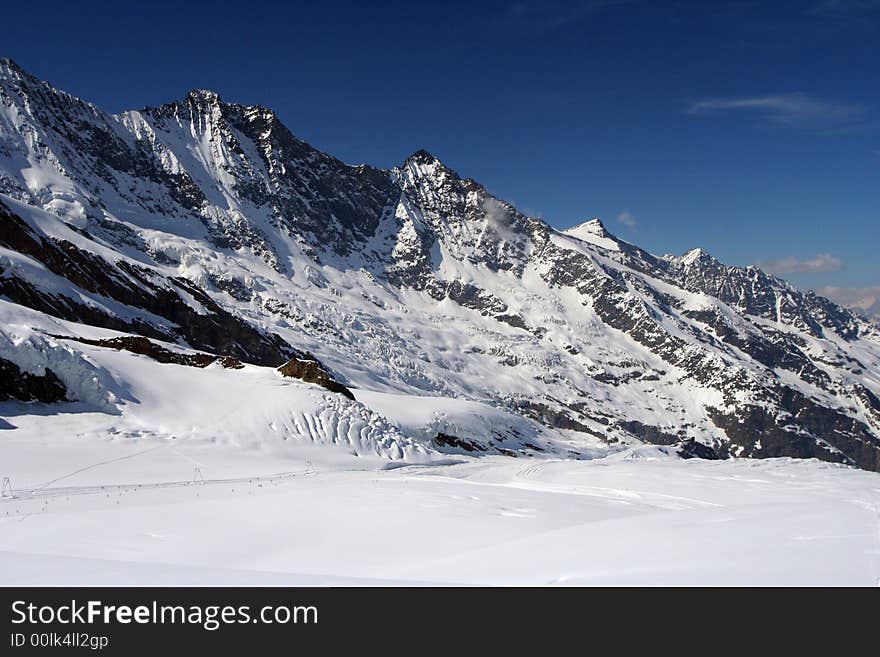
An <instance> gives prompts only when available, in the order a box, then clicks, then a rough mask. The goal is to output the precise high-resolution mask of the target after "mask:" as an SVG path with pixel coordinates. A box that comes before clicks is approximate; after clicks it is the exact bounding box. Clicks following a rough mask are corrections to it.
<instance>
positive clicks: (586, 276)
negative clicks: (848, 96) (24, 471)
mask: <svg viewBox="0 0 880 657" xmlns="http://www.w3.org/2000/svg"><path fill="white" fill-rule="evenodd" d="M0 194H2V195H3V196H0V249H2V250H0V295H2V296H4V297H5V298H6V299H8V300H11V301H13V302H15V303H17V304H21V305H24V306H28V307H30V308H34V309H36V310H39V311H41V312H44V313H47V314H49V315H53V316H57V317H62V318H63V319H67V320H71V321H78V322H82V323H84V324H93V325H98V326H103V327H105V328H112V329H114V330H118V331H121V332H124V333H134V334H140V335H144V336H147V337H153V338H156V339H160V340H166V341H169V342H178V343H180V344H181V345H185V346H188V347H192V348H194V349H199V350H204V351H209V352H212V353H215V354H218V355H225V356H230V357H234V358H238V359H240V360H242V361H243V362H250V363H257V364H265V365H272V366H275V367H277V366H280V365H281V364H282V363H284V362H285V361H286V360H288V359H289V358H291V357H297V356H300V357H303V358H311V354H314V357H315V358H317V359H318V362H320V363H321V367H322V368H326V371H328V372H333V376H335V377H337V378H338V379H339V380H341V381H343V382H344V383H345V384H346V385H348V386H350V387H352V388H354V389H355V396H356V395H357V392H356V390H357V389H358V388H362V389H366V390H379V391H388V392H396V393H406V394H419V395H426V394H427V395H442V396H451V397H463V398H466V399H472V400H476V401H483V402H487V403H490V404H492V405H495V406H499V407H501V408H504V409H507V410H510V411H513V412H515V413H518V414H520V415H522V416H523V417H526V418H528V419H530V420H531V421H533V422H536V423H538V424H539V425H542V426H546V427H549V428H552V429H553V430H559V431H564V432H566V435H568V436H570V441H571V450H572V453H575V454H576V453H577V450H578V441H579V440H583V441H594V440H596V439H599V440H602V441H606V442H611V443H632V442H638V441H644V442H650V443H659V444H668V445H679V446H681V445H691V446H693V445H700V446H701V447H700V448H693V447H692V450H691V451H692V452H694V453H699V454H700V455H703V456H709V455H712V456H717V457H727V456H750V457H772V456H796V457H816V458H821V459H825V460H831V461H839V462H843V463H849V464H852V465H858V466H859V467H862V468H866V469H871V470H878V469H880V334H878V330H877V328H876V327H875V326H874V325H872V324H871V323H869V322H866V321H864V320H862V319H861V318H859V317H857V316H856V315H854V314H852V313H851V312H850V311H848V310H846V309H844V308H842V307H840V306H838V305H836V304H834V303H833V302H831V301H829V300H827V299H825V298H823V297H821V296H818V295H816V294H814V293H812V292H802V291H800V290H798V289H796V288H794V287H793V286H791V285H789V284H788V283H786V282H784V281H782V280H780V279H778V278H775V277H773V276H771V275H769V274H766V273H765V272H763V271H761V270H760V269H758V268H755V267H747V268H737V267H731V266H727V265H724V264H723V263H721V262H719V261H718V260H716V259H715V258H713V257H712V256H711V255H709V254H708V253H706V252H704V251H702V250H699V249H695V250H693V251H690V252H688V253H686V254H684V255H683V256H681V257H673V256H663V257H659V256H655V255H652V254H650V253H648V252H646V251H644V250H642V249H640V248H638V247H636V246H635V245H632V244H629V243H627V242H624V241H622V240H620V239H618V238H617V237H615V236H614V235H612V234H611V233H609V232H608V230H607V229H606V227H605V226H604V225H603V224H602V223H601V221H598V220H593V221H590V222H585V223H584V224H581V225H579V226H576V227H573V228H571V229H568V230H565V231H559V230H556V229H555V228H553V227H552V226H550V225H548V224H547V223H545V222H544V221H542V220H540V219H538V218H535V217H528V216H526V215H525V214H523V213H521V212H520V211H518V210H517V209H516V208H515V207H513V206H512V205H510V204H509V203H507V202H505V201H503V200H501V199H498V198H496V197H494V196H493V195H491V194H490V193H489V192H488V191H487V190H486V189H485V188H484V187H483V186H481V185H480V184H479V183H477V182H476V181H474V180H471V179H469V178H462V177H461V176H459V175H458V174H457V173H456V172H455V171H454V170H452V169H451V168H449V167H447V166H446V165H445V164H444V163H442V162H441V161H440V160H438V159H437V158H436V157H434V156H433V155H431V154H430V153H427V152H426V151H417V152H415V153H414V154H413V155H411V156H410V157H409V158H407V159H406V161H405V162H404V163H403V164H402V165H401V166H400V167H397V168H394V169H392V170H382V169H377V168H373V167H370V166H367V165H359V166H350V165H347V164H345V163H343V162H341V161H339V160H338V159H336V158H334V157H332V156H330V155H327V154H324V153H321V152H320V151H318V150H317V149H315V148H313V147H312V146H310V145H308V144H306V143H305V142H303V141H302V140H300V139H298V138H296V137H295V136H294V135H293V134H292V133H291V132H290V131H289V130H288V129H287V128H286V127H285V126H284V125H283V124H282V123H281V121H280V120H279V119H278V117H277V116H276V115H275V114H274V113H273V112H272V111H271V110H268V109H266V108H263V107H259V106H249V107H248V106H242V105H237V104H235V103H227V102H225V101H223V99H221V98H220V96H218V95H217V94H215V93H213V92H208V91H193V92H191V93H190V94H189V95H187V96H186V98H184V99H183V100H180V101H176V102H172V103H169V104H166V105H163V106H161V107H157V108H145V109H141V110H136V111H126V112H122V113H120V114H116V115H111V114H108V113H106V112H104V111H102V110H101V109H99V108H97V107H95V106H94V105H91V104H89V103H87V102H84V101H81V100H79V99H77V98H75V97H73V96H71V95H69V94H66V93H64V92H61V91H58V90H56V89H54V88H53V87H51V86H50V85H48V84H47V83H45V82H42V81H40V80H39V79H37V78H36V77H34V76H32V75H30V74H29V73H27V72H25V71H24V70H22V69H21V68H20V67H18V66H17V65H16V64H14V63H13V62H11V61H9V60H2V61H0ZM47 213H48V214H47ZM53 217H54V218H57V220H56V219H53ZM328 376H329V375H328ZM454 438H456V439H457V440H464V439H466V438H467V437H466V436H457V437H454Z"/></svg>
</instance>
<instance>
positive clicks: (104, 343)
mask: <svg viewBox="0 0 880 657" xmlns="http://www.w3.org/2000/svg"><path fill="white" fill-rule="evenodd" d="M52 337H53V338H58V339H61V340H73V341H75V342H81V343H83V344H90V345H94V346H96V347H108V348H110V349H116V350H120V351H130V352H131V353H133V354H141V355H143V356H148V357H149V358H152V359H153V360H155V361H157V362H159V363H173V364H175V365H186V366H187V367H207V366H208V365H213V364H214V363H218V362H219V363H220V364H221V365H222V366H223V367H225V368H227V369H233V370H240V369H242V368H243V367H244V365H242V363H241V361H240V360H238V359H237V358H233V357H232V356H214V355H213V354H183V353H180V352H177V351H171V350H170V349H166V348H165V347H163V346H162V345H158V344H156V343H155V342H153V341H152V340H150V339H148V338H144V337H141V336H125V337H121V338H106V339H102V340H93V339H90V338H80V337H75V336H68V335H53V336H52Z"/></svg>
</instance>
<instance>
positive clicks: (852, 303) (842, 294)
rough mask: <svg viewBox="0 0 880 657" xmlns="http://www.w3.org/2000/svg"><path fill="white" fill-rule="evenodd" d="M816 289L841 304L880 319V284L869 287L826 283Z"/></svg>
mask: <svg viewBox="0 0 880 657" xmlns="http://www.w3.org/2000/svg"><path fill="white" fill-rule="evenodd" d="M816 291H817V292H818V293H819V294H821V295H822V296H823V297H828V298H829V299H831V300H832V301H835V302H837V303H839V304H840V305H841V306H845V307H846V308H849V309H850V310H855V311H856V312H858V313H860V314H862V315H865V316H866V317H871V318H873V319H876V320H880V285H871V286H868V287H837V286H834V285H826V286H825V287H822V288H819V289H818V290H816Z"/></svg>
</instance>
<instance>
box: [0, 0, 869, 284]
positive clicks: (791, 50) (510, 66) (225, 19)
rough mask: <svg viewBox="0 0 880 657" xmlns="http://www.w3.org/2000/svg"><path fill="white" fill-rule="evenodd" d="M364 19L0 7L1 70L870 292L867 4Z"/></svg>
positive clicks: (231, 10) (639, 5)
mask: <svg viewBox="0 0 880 657" xmlns="http://www.w3.org/2000/svg"><path fill="white" fill-rule="evenodd" d="M379 4H380V3H368V2H359V3H343V2H330V1H325V2H321V3H317V2H316V3H295V2H289V3H260V2H246V3H245V2H242V3H227V4H222V3H219V2H218V3H205V4H201V3H196V2H183V1H177V2H173V3H163V2H150V3H139V2H119V1H116V2H106V3H103V2H88V3H74V2H63V3H60V2H59V3H54V2H40V3H39V4H36V5H35V4H33V3H26V2H15V3H6V5H5V6H4V8H3V15H4V20H5V21H6V25H5V26H4V29H3V39H2V43H0V49H2V52H0V55H6V56H11V57H12V58H13V59H15V60H17V61H18V63H19V64H21V65H22V66H23V67H25V68H26V69H28V70H30V71H31V72H33V73H34V74H36V75H38V76H39V77H42V78H44V79H47V80H49V81H50V82H51V83H53V84H54V85H56V86H58V87H60V88H62V89H65V90H67V91H70V92H72V93H74V94H75V95H78V96H80V97H83V98H86V99H88V100H91V101H93V102H96V103H97V104H98V105H100V106H102V107H104V108H105V109H108V110H111V111H118V110H120V109H125V108H137V107H143V106H146V105H155V104H159V103H163V102H167V101H169V100H171V99H175V98H180V97H182V96H183V95H184V94H185V93H186V92H187V91H188V90H190V89H192V88H208V89H213V90H215V91H218V92H220V94H221V95H222V96H223V97H224V99H226V100H230V101H237V102H241V103H245V104H251V103H259V104H262V105H266V106H269V107H271V108H273V109H274V110H275V111H276V112H277V113H278V114H279V116H280V117H281V118H282V120H283V121H284V122H285V123H286V124H287V125H288V127H289V128H290V129H291V130H292V131H293V132H294V134H297V135H298V136H300V137H301V138H303V139H306V140H307V141H309V142H311V143H312V144H313V145H315V146H316V147H318V148H321V149H322V150H325V151H328V152H330V153H332V154H334V155H336V156H337V157H340V158H341V159H343V160H345V161H347V162H351V163H357V162H369V163H371V164H375V165H379V166H392V165H394V164H398V163H400V162H402V160H403V159H404V158H405V157H406V156H407V155H408V154H410V153H411V152H413V151H415V150H417V149H419V148H426V149H428V150H429V151H431V152H433V153H434V154H436V155H437V156H439V157H440V158H441V159H442V160H443V161H444V162H446V163H447V164H448V165H449V166H451V167H452V168H454V169H456V170H457V171H458V172H459V173H460V174H462V175H464V176H469V177H473V178H475V179H477V180H479V181H480V182H482V183H483V184H485V185H486V186H487V187H488V188H489V189H490V190H491V191H492V192H493V193H495V194H497V195H499V196H501V197H503V198H506V199H508V200H510V201H512V202H514V203H515V204H516V205H518V206H519V207H520V208H521V209H523V210H525V211H527V212H529V213H533V214H539V215H541V216H543V217H544V218H545V219H546V220H547V221H549V222H550V223H551V224H553V225H555V226H559V227H565V226H567V225H571V224H574V223H576V222H578V221H581V220H583V219H587V218H591V217H593V216H600V217H602V218H603V219H605V220H606V224H607V225H608V227H609V228H610V229H611V230H612V231H613V232H616V233H617V234H619V235H620V236H621V237H623V238H624V239H627V240H630V241H633V242H635V243H637V244H640V245H641V246H644V247H646V248H648V249H649V250H651V251H654V252H657V253H663V252H672V253H681V252H683V251H686V250H688V249H690V248H692V247H695V246H702V247H704V248H706V249H707V250H709V251H711V252H712V253H713V254H715V255H717V256H718V257H719V258H721V259H723V260H725V261H727V262H730V263H732V264H740V265H742V264H748V263H755V262H760V263H772V264H770V265H768V266H769V267H771V268H774V269H776V270H777V271H780V272H782V273H783V274H784V275H785V277H787V278H789V279H790V280H792V281H794V282H795V283H797V284H799V285H801V286H804V287H812V288H819V287H821V286H823V285H827V284H834V285H840V286H849V287H862V286H873V285H880V264H878V260H880V259H878V258H877V255H876V248H877V246H878V237H880V228H878V224H880V179H878V173H880V2H877V1H874V0H850V1H847V0H815V1H810V2H800V3H797V2H781V1H776V2H767V3H761V2H722V3H708V2H614V1H605V2H603V1H594V2H577V1H574V2H567V3H554V2H468V3H457V2H442V3H440V2H438V3H421V2H388V3H382V6H381V7H379V6H378V5H379ZM803 270H806V271H803Z"/></svg>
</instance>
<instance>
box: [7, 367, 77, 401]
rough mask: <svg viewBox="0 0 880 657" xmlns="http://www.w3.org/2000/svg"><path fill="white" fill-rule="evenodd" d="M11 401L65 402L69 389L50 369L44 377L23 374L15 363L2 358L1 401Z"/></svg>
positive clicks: (27, 373) (47, 369)
mask: <svg viewBox="0 0 880 657" xmlns="http://www.w3.org/2000/svg"><path fill="white" fill-rule="evenodd" d="M9 399H18V400H20V401H39V402H43V403H46V404H51V403H53V402H59V401H65V400H66V399H67V388H65V386H64V384H63V383H62V382H61V379H59V378H58V377H57V376H56V375H55V372H53V371H52V370H50V369H49V368H48V367H47V368H46V370H45V372H44V373H43V374H42V375H40V374H32V373H30V372H23V371H22V370H21V368H19V367H18V365H16V364H15V363H13V362H11V361H8V360H6V359H5V358H0V401H6V400H9Z"/></svg>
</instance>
